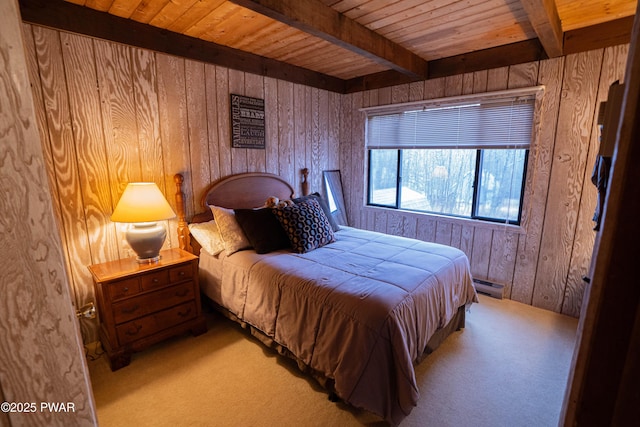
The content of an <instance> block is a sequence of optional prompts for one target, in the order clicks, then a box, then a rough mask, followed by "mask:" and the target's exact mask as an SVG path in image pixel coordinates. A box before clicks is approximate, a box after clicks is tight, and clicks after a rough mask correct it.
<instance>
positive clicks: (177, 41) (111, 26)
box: [19, 0, 344, 93]
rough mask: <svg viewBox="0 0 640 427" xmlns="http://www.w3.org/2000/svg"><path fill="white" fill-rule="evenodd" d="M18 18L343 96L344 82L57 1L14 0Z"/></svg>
mask: <svg viewBox="0 0 640 427" xmlns="http://www.w3.org/2000/svg"><path fill="white" fill-rule="evenodd" d="M19 4H20V14H21V15H22V20H23V21H25V22H29V23H32V24H38V25H42V26H45V27H51V28H56V29H59V30H64V31H69V32H72V33H77V34H83V35H86V36H90V37H96V38H100V39H105V40H111V41H114V42H118V43H123V44H126V45H130V46H136V47H140V48H143V49H149V50H153V51H156V52H162V53H167V54H170V55H175V56H180V57H182V58H188V59H195V60H197V61H203V62H208V63H211V64H216V65H221V66H223V67H228V68H233V69H235V70H240V71H245V72H248V73H253V74H257V75H260V76H266V77H273V78H276V79H281V80H286V81H290V82H293V83H299V84H303V85H306V86H311V87H316V88H319V89H324V90H329V91H332V92H338V93H344V80H342V79H339V78H337V77H333V76H329V75H326V74H323V73H318V72H316V71H311V70H308V69H306V68H302V67H297V66H295V65H291V64H287V63H285V62H281V61H276V60H274V59H270V58H265V57H264V56H259V55H254V54H251V53H247V52H243V51H241V50H238V49H232V48H230V47H227V46H222V45H219V44H215V43H211V42H207V41H204V40H201V39H197V38H194V37H189V36H185V35H183V34H178V33H174V32H171V31H167V30H163V29H160V28H157V27H153V26H151V25H147V24H141V23H139V22H136V21H132V20H130V19H124V18H120V17H118V16H114V15H110V14H108V13H106V12H99V11H97V10H93V9H90V8H88V7H83V6H78V5H75V4H72V3H69V2H66V1H63V0H19Z"/></svg>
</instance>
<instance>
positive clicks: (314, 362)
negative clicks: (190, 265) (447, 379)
mask: <svg viewBox="0 0 640 427" xmlns="http://www.w3.org/2000/svg"><path fill="white" fill-rule="evenodd" d="M176 183H177V184H178V192H177V194H176V204H177V207H178V219H179V221H178V222H179V225H178V234H179V239H180V246H181V247H182V248H183V249H187V250H190V251H192V252H194V253H196V254H197V255H199V256H200V261H199V262H200V281H201V289H202V292H203V293H204V294H205V295H206V296H207V297H208V298H209V299H210V300H211V301H212V302H213V303H214V305H215V306H216V307H217V308H219V310H220V311H221V312H222V313H223V314H224V315H226V316H227V317H229V318H231V319H233V320H234V321H236V322H238V323H240V324H241V325H242V326H243V327H245V328H247V329H249V330H250V331H251V333H252V334H253V335H254V336H256V337H258V338H259V339H260V340H261V341H262V342H263V343H264V344H266V345H268V346H270V347H272V348H275V349H276V350H277V351H279V352H280V353H281V354H284V355H286V356H288V357H291V358H292V359H294V360H295V361H296V362H297V363H298V366H299V367H300V369H302V370H303V371H304V372H307V373H309V374H310V375H312V376H314V377H315V378H316V379H317V380H318V381H319V382H320V383H321V384H322V385H323V386H324V387H325V388H326V389H327V390H328V391H329V392H330V393H331V394H330V395H331V396H334V397H337V398H339V399H341V400H342V401H344V402H346V403H348V404H350V405H352V406H354V407H357V408H362V409H365V410H367V411H370V412H372V413H375V414H377V415H379V416H380V417H382V418H384V419H385V420H386V421H388V422H389V423H390V424H393V425H397V424H399V423H400V422H401V421H402V419H403V418H405V417H406V416H407V415H408V414H409V413H410V412H411V410H412V408H413V407H414V406H415V405H416V403H417V401H418V399H419V396H420V393H419V390H418V387H417V383H416V378H415V372H414V364H416V363H419V362H420V361H421V360H422V359H423V358H424V357H425V356H426V355H427V354H429V353H430V352H432V351H433V350H435V348H437V347H438V346H439V345H440V343H441V342H442V341H443V340H444V339H445V338H446V337H447V336H448V335H449V334H451V333H452V332H453V331H455V330H458V329H460V328H462V327H464V321H465V310H466V308H467V307H468V306H469V305H470V304H472V303H473V302H477V295H476V292H475V288H474V286H473V282H472V277H471V274H470V269H469V261H468V259H467V257H466V256H465V254H464V253H463V252H462V251H460V250H458V249H456V248H452V247H449V246H444V245H439V244H435V243H428V242H423V241H419V240H414V239H408V238H404V237H398V236H391V235H386V234H382V233H377V232H372V231H365V230H360V229H356V228H352V227H346V226H337V225H336V224H334V223H332V222H331V221H330V218H329V217H330V216H331V214H330V212H329V211H327V210H326V206H322V205H323V203H322V200H321V197H319V195H317V194H316V195H310V196H305V197H301V198H298V199H294V191H293V189H292V187H291V186H290V185H289V184H288V183H287V182H285V181H284V180H282V179H280V178H279V177H278V176H276V175H272V174H267V173H247V174H239V175H233V176H230V177H227V178H225V179H222V180H220V181H219V182H217V183H215V184H214V185H212V186H211V187H210V188H209V190H208V191H207V192H206V194H205V196H204V197H203V199H202V203H201V206H202V209H203V212H202V213H200V214H197V215H195V216H194V217H193V218H192V219H191V221H190V222H189V223H187V221H186V219H185V212H184V204H183V200H184V195H183V191H182V187H181V183H182V177H181V176H180V175H176ZM270 196H273V197H276V198H277V199H279V200H289V199H294V200H295V201H296V203H295V204H290V203H289V204H288V205H284V206H280V208H274V209H271V208H264V207H263V206H264V205H265V202H266V200H267V198H269V197H270ZM310 199H311V200H310ZM210 206H214V208H209V207H210ZM259 208H261V209H259ZM305 209H306V211H305ZM221 211H225V212H226V213H225V216H226V217H225V216H223V215H219V213H220V212H221ZM300 211H302V212H303V214H301V215H302V217H303V218H304V220H302V219H300V218H297V219H296V217H295V215H294V213H295V212H300ZM214 212H215V214H216V215H215V219H216V220H217V223H216V222H215V221H213V219H214ZM282 212H286V215H291V217H288V218H286V219H283V218H282V216H283V215H284V214H282ZM305 212H306V213H305ZM234 215H235V216H234ZM246 215H249V216H250V217H254V216H255V217H256V218H257V219H256V220H255V221H254V222H253V223H251V221H249V222H247V220H246ZM265 215H270V216H269V218H267V217H265ZM278 215H280V216H278ZM286 215H285V216H286ZM305 215H306V216H305ZM229 217H234V218H235V220H236V224H235V225H234V226H237V225H239V224H241V225H242V226H241V227H240V229H242V230H243V231H246V233H244V234H245V237H247V236H249V237H252V238H251V239H248V238H247V239H246V240H247V241H249V243H247V242H246V241H245V242H244V243H237V242H236V244H235V246H234V247H232V248H231V250H230V251H227V249H229V248H228V247H226V246H225V241H224V238H223V237H228V236H224V233H220V231H223V230H224V229H225V227H226V225H225V223H226V221H228V220H229V219H230V218H229ZM265 218H267V219H268V221H267V220H266V219H265ZM272 218H276V222H275V223H274V222H273V221H272ZM309 218H312V219H313V221H319V222H317V223H315V222H314V223H313V224H312V225H311V226H310V225H309V224H311V222H309V221H311V220H309ZM278 221H279V222H278ZM296 221H298V222H296ZM305 221H306V222H305ZM300 222H305V225H304V226H302V225H300ZM278 224H280V225H281V226H282V227H277V225H278ZM292 224H294V225H292ZM251 226H253V230H252V228H251ZM294 228H295V230H293V229H294ZM328 228H331V230H332V231H333V233H331V232H330V231H329V230H328ZM256 229H257V230H258V231H256ZM260 229H262V231H260ZM276 229H277V230H278V233H280V232H281V231H282V229H284V230H285V235H287V237H288V238H289V242H288V243H289V245H288V246H287V245H285V246H282V243H280V246H278V245H275V247H273V245H272V243H273V241H275V240H276V239H275V238H273V235H269V236H267V237H265V236H261V238H262V239H263V241H262V242H260V241H259V239H258V238H256V237H255V236H253V234H254V233H256V232H257V233H258V234H261V233H263V234H264V232H266V233H267V234H269V233H271V232H272V231H273V230H276ZM300 229H303V231H302V232H300V231H299V230H300ZM316 229H319V230H322V231H321V232H318V234H320V235H321V236H323V237H320V238H319V239H320V241H321V244H319V246H314V245H313V244H312V245H311V247H310V248H307V247H304V246H301V245H300V244H298V242H297V241H296V237H295V236H298V235H297V234H296V233H303V234H304V233H311V234H314V233H316ZM310 230H311V231H310ZM216 231H218V234H217V235H216V234H215V233H216ZM236 231H237V230H236ZM326 234H328V235H329V237H327V236H326ZM193 236H196V238H195V239H194V238H193ZM214 236H215V237H214ZM280 238H281V233H280ZM313 239H316V237H315V235H314V237H313V238H312V239H311V240H313ZM323 239H324V241H323ZM327 239H328V241H327ZM302 240H305V239H302ZM307 240H308V239H307ZM265 241H266V242H267V243H268V245H267V246H269V245H271V247H268V248H266V249H267V250H265V247H263V245H264V243H265ZM305 242H306V243H308V242H307V241H305ZM226 243H228V242H226ZM254 243H255V245H253V244H254ZM243 245H244V246H243ZM221 247H222V249H221Z"/></svg>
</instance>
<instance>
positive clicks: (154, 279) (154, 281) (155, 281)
mask: <svg viewBox="0 0 640 427" xmlns="http://www.w3.org/2000/svg"><path fill="white" fill-rule="evenodd" d="M159 281H160V280H158V278H157V277H154V278H153V280H152V282H153V283H158V282H159Z"/></svg>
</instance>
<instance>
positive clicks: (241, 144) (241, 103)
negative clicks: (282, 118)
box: [231, 93, 265, 149]
mask: <svg viewBox="0 0 640 427" xmlns="http://www.w3.org/2000/svg"><path fill="white" fill-rule="evenodd" d="M264 145H265V131H264V99H259V98H251V97H249V96H243V95H236V94H233V93H232V94H231V146H232V147H233V148H258V149H264Z"/></svg>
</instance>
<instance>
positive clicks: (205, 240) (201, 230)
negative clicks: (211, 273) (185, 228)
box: [189, 221, 224, 256]
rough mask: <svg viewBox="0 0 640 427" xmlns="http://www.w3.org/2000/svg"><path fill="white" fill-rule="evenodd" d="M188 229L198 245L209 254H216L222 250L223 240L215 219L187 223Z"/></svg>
mask: <svg viewBox="0 0 640 427" xmlns="http://www.w3.org/2000/svg"><path fill="white" fill-rule="evenodd" d="M189 231H190V232H191V235H192V236H193V237H194V238H195V239H196V240H197V241H198V243H200V246H201V247H202V248H203V249H204V250H205V251H207V252H209V253H210V254H211V255H214V256H215V255H218V254H219V253H220V252H222V251H223V250H224V241H223V240H222V236H221V235H220V231H219V230H218V226H217V225H216V223H215V221H208V222H199V223H194V224H189Z"/></svg>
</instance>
